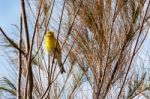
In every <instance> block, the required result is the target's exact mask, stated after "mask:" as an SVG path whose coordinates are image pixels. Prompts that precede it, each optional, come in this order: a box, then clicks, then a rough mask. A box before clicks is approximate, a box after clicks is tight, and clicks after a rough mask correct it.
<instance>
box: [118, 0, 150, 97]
mask: <svg viewBox="0 0 150 99" xmlns="http://www.w3.org/2000/svg"><path fill="white" fill-rule="evenodd" d="M149 5H150V0H149V2H148V6H147V8H146V12H145V15H144V19H143V22H142V25H141V29H140V32H139V35H138V38H137V40H136V44H135V47H134V51H133V54H132V57H131V60H130V63H129V66H128V69H127V72H126V75H125V78H124V80H123V84H122V86H121V88H120V91H119V94H118V97H117V99H119V96H120V95H121V92H122V90H123V87H124V84H125V82H126V79H127V75H128V73H129V70H130V68H131V64H132V61H133V58H134V56H135V54H136V53H135V52H136V48H137V45H138V42H139V39H140V36H141V34H142V30H143V26H144V22H145V17H146V15H147V12H148V8H149Z"/></svg>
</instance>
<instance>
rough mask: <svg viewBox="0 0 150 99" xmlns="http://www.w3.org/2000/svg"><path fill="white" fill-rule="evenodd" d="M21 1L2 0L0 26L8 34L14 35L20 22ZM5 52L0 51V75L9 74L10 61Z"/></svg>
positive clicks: (0, 0) (0, 3)
mask: <svg viewBox="0 0 150 99" xmlns="http://www.w3.org/2000/svg"><path fill="white" fill-rule="evenodd" d="M19 14H20V1H19V0H0V27H2V29H3V30H4V31H5V32H6V33H7V35H8V36H11V35H12V36H13V32H14V29H15V28H14V26H12V24H18V23H19ZM12 36H11V37H12ZM3 55H4V53H3V52H1V53H0V75H1V74H2V75H8V71H10V70H9V69H10V68H9V63H7V61H6V59H5V58H4V56H3Z"/></svg>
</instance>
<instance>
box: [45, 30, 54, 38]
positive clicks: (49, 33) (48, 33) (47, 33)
mask: <svg viewBox="0 0 150 99" xmlns="http://www.w3.org/2000/svg"><path fill="white" fill-rule="evenodd" d="M46 37H50V38H51V37H52V38H53V37H54V33H53V32H52V31H47V32H46Z"/></svg>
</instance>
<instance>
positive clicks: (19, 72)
mask: <svg viewBox="0 0 150 99" xmlns="http://www.w3.org/2000/svg"><path fill="white" fill-rule="evenodd" d="M18 44H19V46H18V47H19V48H20V49H21V44H22V16H20V35H19V43H18ZM21 60H22V58H21V52H20V50H19V51H18V84H17V85H18V86H17V99H21V89H20V87H21V73H22V67H21V66H22V61H21Z"/></svg>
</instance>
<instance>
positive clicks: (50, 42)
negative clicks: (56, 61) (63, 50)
mask: <svg viewBox="0 0 150 99" xmlns="http://www.w3.org/2000/svg"><path fill="white" fill-rule="evenodd" d="M55 43H56V41H55V38H51V37H46V38H45V48H46V51H47V53H48V54H50V55H53V53H54V50H55V46H56V45H55Z"/></svg>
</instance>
